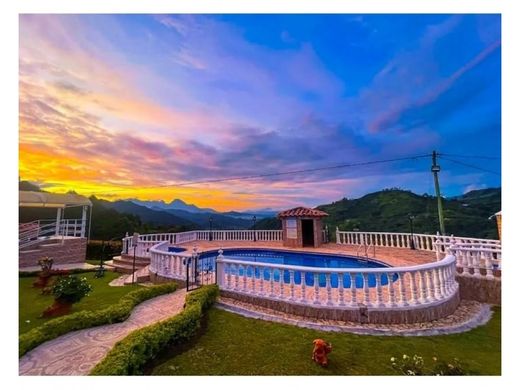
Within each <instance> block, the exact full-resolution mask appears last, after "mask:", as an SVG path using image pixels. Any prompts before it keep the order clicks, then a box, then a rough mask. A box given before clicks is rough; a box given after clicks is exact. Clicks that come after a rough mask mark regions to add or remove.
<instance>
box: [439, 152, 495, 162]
mask: <svg viewBox="0 0 520 390" xmlns="http://www.w3.org/2000/svg"><path fill="white" fill-rule="evenodd" d="M437 155H438V156H440V157H442V156H450V157H460V158H480V159H483V160H500V157H490V156H462V155H460V154H447V153H438V154H437Z"/></svg>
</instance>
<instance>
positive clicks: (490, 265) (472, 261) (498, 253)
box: [448, 240, 502, 279]
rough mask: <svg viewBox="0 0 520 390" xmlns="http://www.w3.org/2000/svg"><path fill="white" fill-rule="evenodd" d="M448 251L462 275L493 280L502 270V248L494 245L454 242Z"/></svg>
mask: <svg viewBox="0 0 520 390" xmlns="http://www.w3.org/2000/svg"><path fill="white" fill-rule="evenodd" d="M448 251H449V252H450V253H451V254H452V255H453V256H455V258H456V265H457V267H458V268H459V269H461V270H462V275H464V276H471V277H476V278H486V279H494V278H495V277H499V276H495V272H494V271H497V272H498V271H501V269H502V247H501V245H497V244H494V243H467V242H466V243H464V242H461V241H458V240H457V241H455V243H453V244H452V245H450V246H449V248H448Z"/></svg>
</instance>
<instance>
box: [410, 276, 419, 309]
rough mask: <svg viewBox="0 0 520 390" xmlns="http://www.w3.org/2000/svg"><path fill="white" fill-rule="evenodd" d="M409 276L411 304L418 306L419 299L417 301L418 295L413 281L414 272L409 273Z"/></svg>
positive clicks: (415, 282)
mask: <svg viewBox="0 0 520 390" xmlns="http://www.w3.org/2000/svg"><path fill="white" fill-rule="evenodd" d="M409 275H410V289H411V293H412V304H413V305H418V304H419V299H418V294H417V281H416V280H415V275H416V272H415V271H412V272H410V273H409Z"/></svg>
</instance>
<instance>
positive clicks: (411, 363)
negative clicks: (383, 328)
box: [390, 355, 466, 376]
mask: <svg viewBox="0 0 520 390" xmlns="http://www.w3.org/2000/svg"><path fill="white" fill-rule="evenodd" d="M432 360H433V362H434V364H435V365H434V367H433V368H432V369H430V370H427V369H425V367H424V359H423V358H422V357H421V356H417V355H413V357H410V356H408V355H403V357H402V359H399V358H395V357H392V358H390V362H391V364H392V368H393V369H394V370H396V371H398V372H399V373H400V374H402V375H436V376H439V375H465V374H466V373H465V371H464V369H463V368H462V366H461V365H460V362H459V361H458V360H457V359H453V361H452V362H451V363H446V362H444V361H439V360H438V359H437V358H436V357H433V358H432Z"/></svg>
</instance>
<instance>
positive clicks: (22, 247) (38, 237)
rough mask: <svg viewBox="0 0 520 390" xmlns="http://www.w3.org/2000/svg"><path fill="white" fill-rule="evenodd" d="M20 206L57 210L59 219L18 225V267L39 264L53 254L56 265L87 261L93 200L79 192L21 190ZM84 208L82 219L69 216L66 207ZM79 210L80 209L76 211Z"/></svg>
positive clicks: (40, 220) (82, 209)
mask: <svg viewBox="0 0 520 390" xmlns="http://www.w3.org/2000/svg"><path fill="white" fill-rule="evenodd" d="M18 205H19V207H20V208H26V207H30V208H39V209H56V219H50V220H49V219H38V220H33V221H30V222H25V223H20V225H19V227H18V249H19V266H20V267H30V266H36V265H38V260H39V259H40V258H42V257H52V258H53V259H54V264H66V263H80V262H84V261H85V255H86V247H87V237H88V236H89V230H90V215H89V213H88V212H89V207H90V214H91V213H92V202H91V201H90V200H89V199H88V198H87V197H84V196H81V195H77V194H53V193H48V192H36V191H20V192H19V203H18ZM78 207H80V208H81V219H79V218H78V219H66V218H64V217H65V210H66V209H69V208H78ZM76 213H77V212H76Z"/></svg>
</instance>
